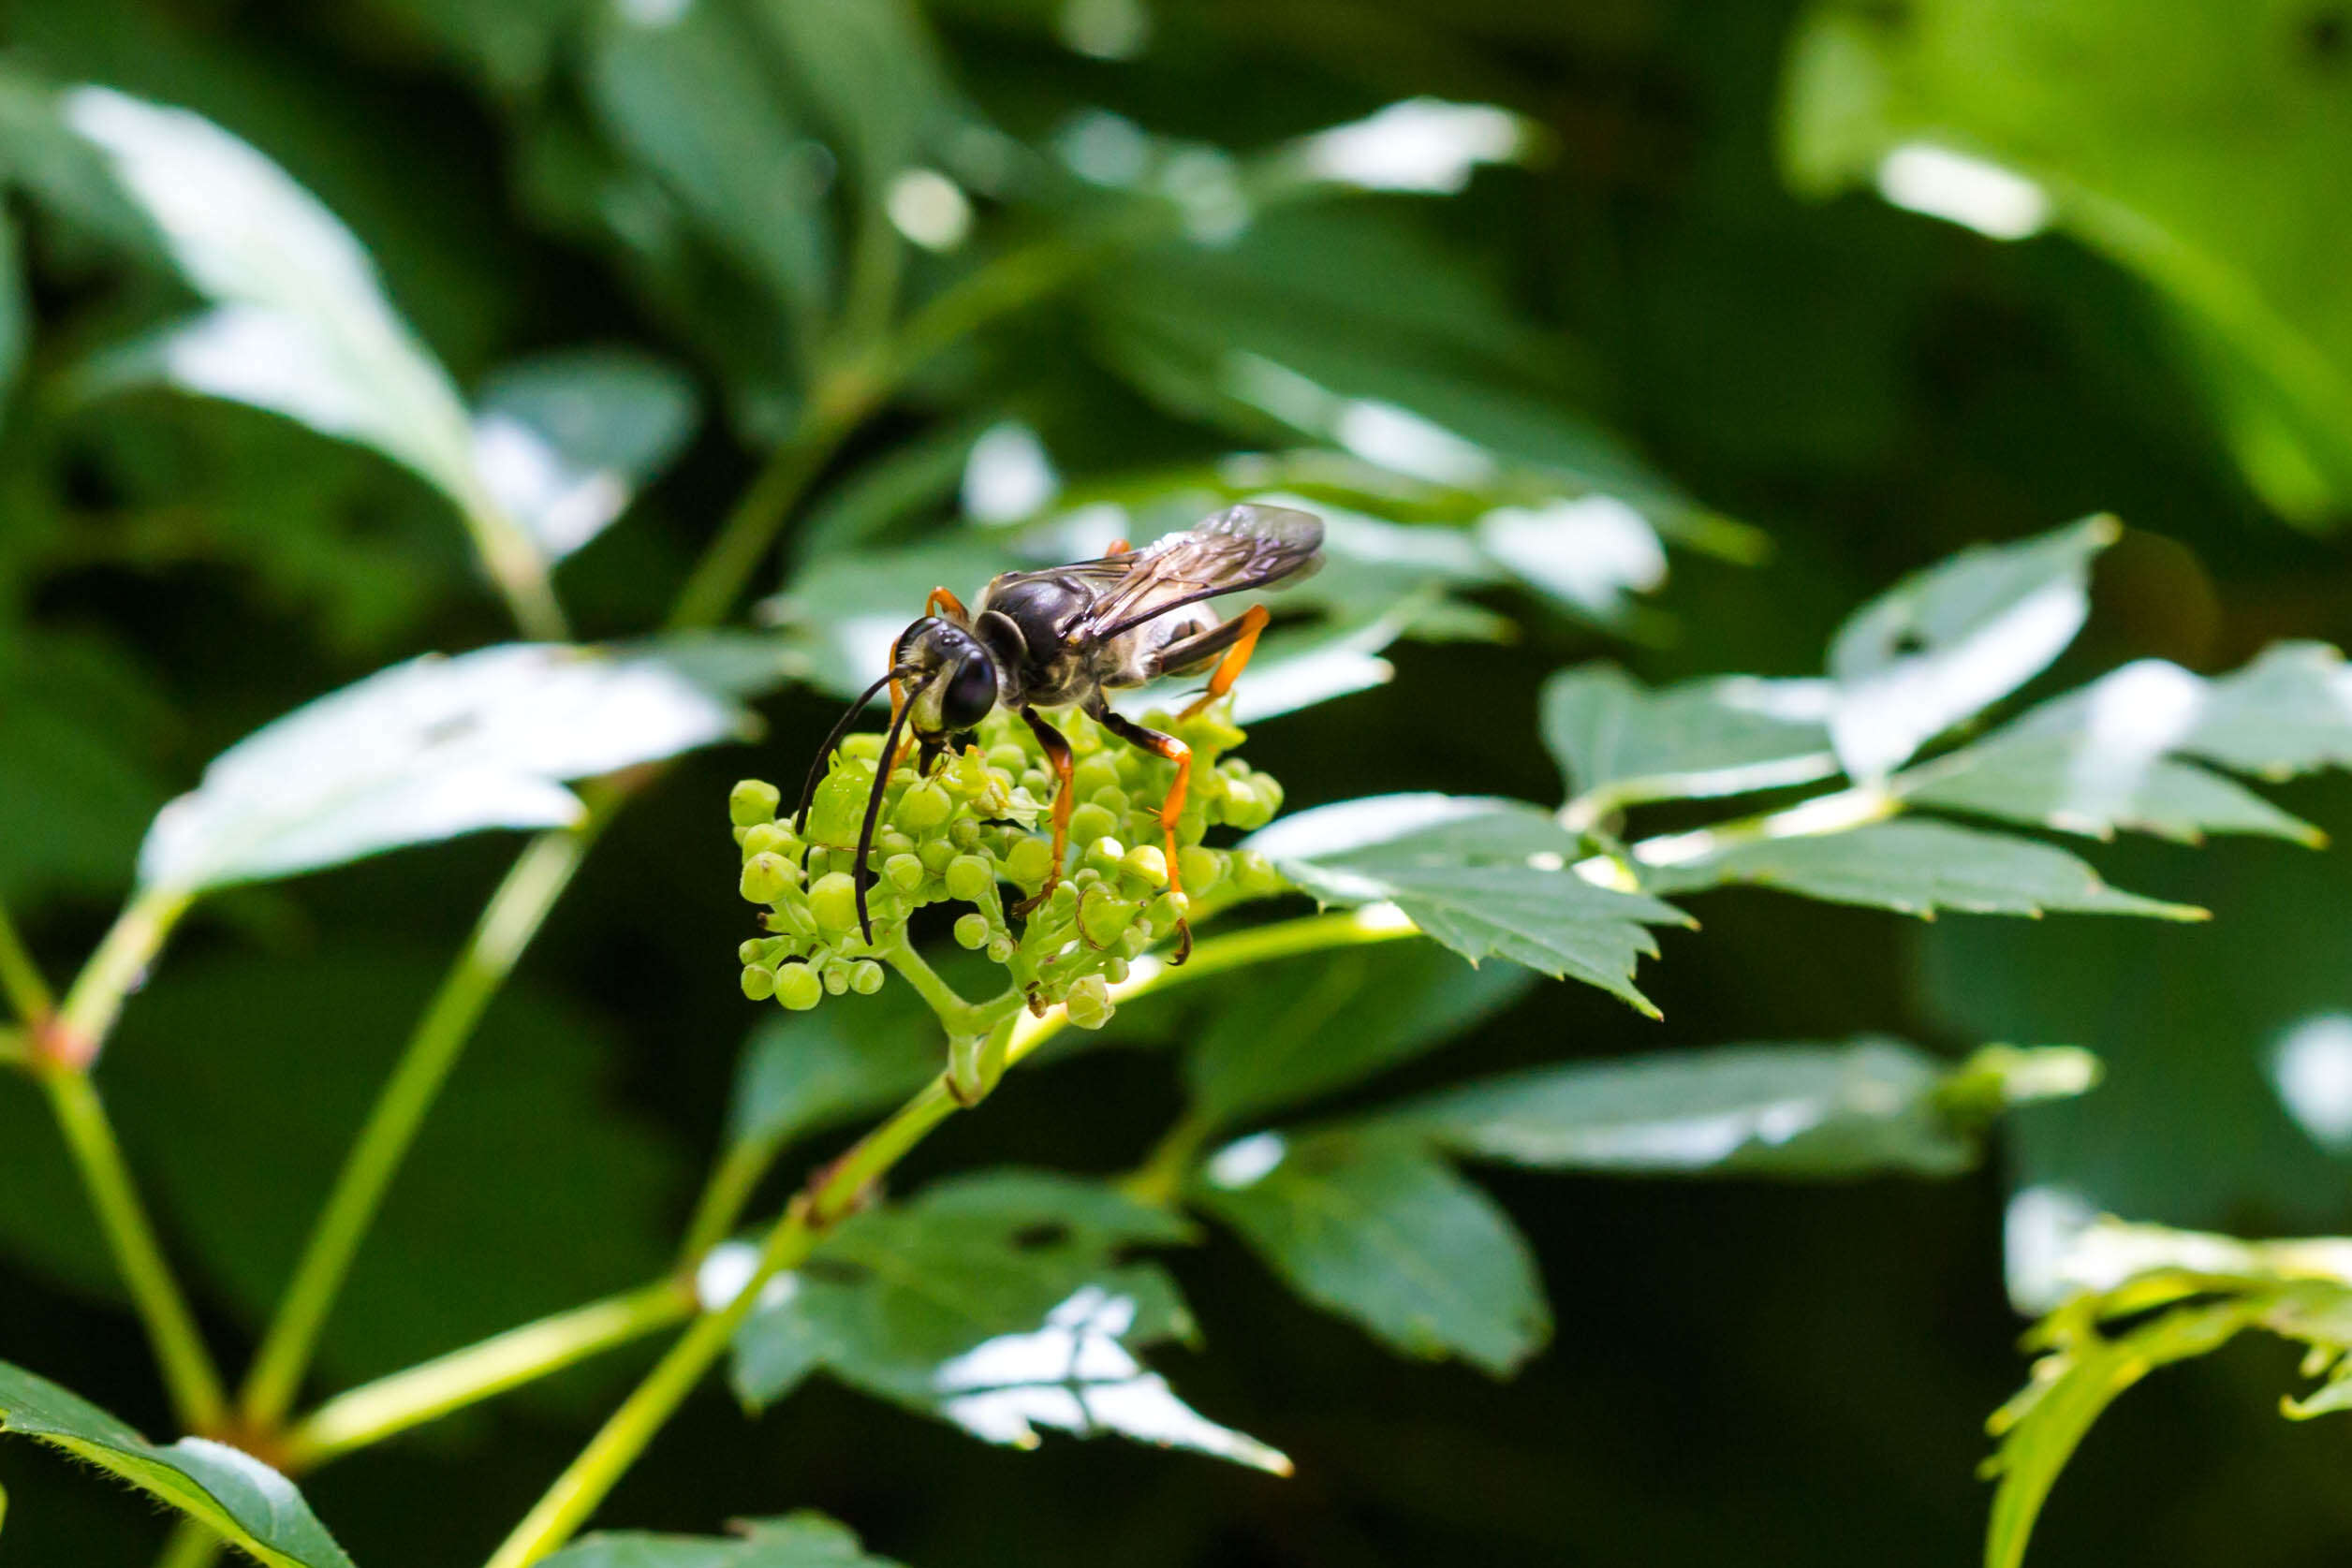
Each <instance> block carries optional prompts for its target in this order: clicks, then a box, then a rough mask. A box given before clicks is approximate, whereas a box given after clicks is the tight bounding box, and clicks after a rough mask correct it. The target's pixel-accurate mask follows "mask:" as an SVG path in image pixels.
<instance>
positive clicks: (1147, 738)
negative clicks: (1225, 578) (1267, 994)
mask: <svg viewBox="0 0 2352 1568" xmlns="http://www.w3.org/2000/svg"><path fill="white" fill-rule="evenodd" d="M1210 635H1211V636H1214V635H1215V634H1214V633H1211V634H1210ZM1227 662H1228V663H1229V662H1230V656H1229V655H1228V657H1227ZM1087 711H1088V712H1089V713H1092V714H1093V715H1094V716H1095V723H1096V724H1099V725H1102V726H1103V728H1105V729H1107V730H1109V731H1110V733H1111V734H1113V735H1116V736H1117V737H1118V738H1119V739H1120V740H1125V742H1127V744H1129V745H1131V746H1139V747H1141V748H1142V749H1143V750H1144V751H1147V752H1150V753H1151V754H1152V755H1154V756H1164V757H1166V758H1167V759H1168V760H1169V761H1170V762H1172V763H1174V764H1175V765H1176V782H1175V783H1174V784H1170V785H1169V786H1168V799H1165V800H1162V801H1161V802H1160V836H1161V838H1162V839H1164V840H1165V841H1166V843H1167V854H1168V890H1169V892H1171V893H1178V894H1181V893H1183V890H1184V887H1183V878H1181V877H1179V876H1178V875H1177V874H1176V824H1177V822H1178V820H1179V819H1181V818H1182V817H1183V814H1184V792H1185V791H1186V790H1188V789H1190V788H1191V787H1192V748H1191V747H1190V746H1187V745H1185V744H1184V743H1183V741H1182V740H1177V739H1176V737H1174V736H1173V735H1162V734H1161V733H1160V732H1159V731H1158V730H1156V729H1146V728H1144V727H1143V726H1142V725H1139V724H1137V723H1136V722H1135V721H1134V720H1132V719H1129V718H1126V717H1125V716H1123V715H1122V714H1119V713H1117V712H1114V711H1112V710H1111V708H1110V704H1108V703H1104V702H1099V701H1098V702H1096V703H1095V706H1093V707H1091V708H1089V709H1087ZM1190 957H1192V927H1191V926H1190V925H1189V924H1188V923H1186V921H1185V920H1184V918H1183V916H1181V915H1180V916H1177V917H1176V952H1175V954H1174V956H1172V957H1171V958H1169V960H1168V961H1169V963H1170V964H1171V965H1173V964H1180V963H1182V962H1183V961H1184V960H1186V959H1188V958H1190Z"/></svg>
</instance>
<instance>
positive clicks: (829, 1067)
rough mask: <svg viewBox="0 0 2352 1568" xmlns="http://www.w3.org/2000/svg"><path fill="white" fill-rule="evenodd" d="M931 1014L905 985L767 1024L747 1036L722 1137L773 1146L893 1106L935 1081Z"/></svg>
mask: <svg viewBox="0 0 2352 1568" xmlns="http://www.w3.org/2000/svg"><path fill="white" fill-rule="evenodd" d="M931 1023H932V1014H931V1009H930V1008H929V1007H927V1006H926V1005H924V1004H923V1001H922V999H921V998H920V997H919V996H917V995H916V994H915V992H914V990H913V989H911V988H909V987H906V986H889V987H885V988H884V989H882V990H881V991H880V992H879V993H877V994H876V995H875V996H873V997H870V998H869V997H860V999H859V1003H858V1005H857V1006H855V1007H826V1008H821V1009H819V1010H818V1011H816V1012H813V1013H793V1014H789V1015H783V1016H779V1017H775V1018H769V1019H768V1020H767V1021H766V1022H764V1023H762V1024H761V1025H760V1026H759V1027H758V1028H757V1029H755V1030H753V1031H752V1035H751V1039H750V1040H749V1041H748V1042H746V1043H745V1045H744V1047H743V1059H742V1065H741V1067H739V1068H738V1069H737V1071H736V1075H735V1093H734V1098H733V1100H732V1102H731V1103H730V1105H729V1106H728V1136H729V1137H730V1138H731V1139H732V1140H733V1141H735V1142H738V1143H756V1142H757V1143H770V1144H772V1145H774V1146H776V1147H779V1148H781V1147H782V1146H783V1145H785V1144H786V1143H789V1142H790V1141H792V1140H793V1139H794V1138H797V1137H799V1136H801V1135H803V1134H805V1133H813V1132H816V1131H819V1130H821V1129H823V1128H826V1127H830V1126H833V1125H836V1124H838V1123H840V1122H843V1121H848V1120H850V1119H852V1118H854V1117H858V1116H861V1115H863V1114H865V1113H866V1112H868V1111H874V1110H880V1109H882V1108H884V1107H885V1106H893V1105H896V1104H897V1103H898V1102H899V1101H901V1100H904V1098H906V1096H907V1095H909V1094H911V1093H913V1092H915V1091H916V1090H918V1089H920V1088H921V1087H922V1086H923V1084H924V1083H925V1082H927V1081H928V1080H930V1079H931V1078H933V1077H937V1076H938V1073H939V1070H940V1065H941V1061H942V1058H941V1054H940V1046H939V1040H938V1032H937V1029H936V1028H935V1027H929V1028H927V1027H925V1026H926V1025H930V1024H931Z"/></svg>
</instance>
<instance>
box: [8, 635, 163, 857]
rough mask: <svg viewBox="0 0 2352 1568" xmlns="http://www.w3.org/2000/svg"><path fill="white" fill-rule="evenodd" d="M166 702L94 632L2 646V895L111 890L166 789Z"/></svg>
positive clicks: (35, 638) (22, 639) (11, 639)
mask: <svg viewBox="0 0 2352 1568" xmlns="http://www.w3.org/2000/svg"><path fill="white" fill-rule="evenodd" d="M168 729H169V708H168V707H167V706H166V704H165V703H164V701H163V699H162V696H161V695H160V694H159V693H157V692H156V691H154V689H153V687H152V685H151V683H150V682H149V681H148V680H147V678H146V677H145V676H144V675H143V673H142V672H141V671H140V670H139V669H137V668H136V667H132V666H130V665H129V664H127V663H126V662H125V660H124V659H123V658H122V657H121V655H120V654H118V653H117V652H115V651H114V650H113V649H112V648H111V647H110V646H109V645H107V644H106V643H103V642H100V641H97V640H96V639H93V638H84V637H58V636H37V635H25V636H16V637H9V638H7V642H6V645H5V646H0V892H4V893H6V894H7V895H9V896H11V897H14V898H22V899H27V900H28V901H29V899H31V898H36V897H39V896H42V895H46V894H49V893H52V892H57V891H69V892H77V893H83V894H92V895H97V896H100V897H111V896H114V895H115V894H116V893H118V892H119V890H120V889H121V887H122V886H123V884H124V882H125V880H126V878H127V874H128V872H129V868H130V864H131V860H132V857H133V856H134V855H135V854H136V852H137V849H138V845H139V836H140V830H141V829H142V828H145V826H146V824H147V822H148V820H149V819H150V818H151V817H153V816H154V813H155V808H156V807H158V806H160V805H161V804H162V803H163V801H164V798H165V794H166V791H165V788H164V785H163V783H162V781H161V779H159V778H158V777H157V769H156V767H155V763H154V753H155V751H156V749H157V747H156V745H155V740H156V739H157V738H158V737H159V736H160V735H161V734H163V733H165V732H167V731H168Z"/></svg>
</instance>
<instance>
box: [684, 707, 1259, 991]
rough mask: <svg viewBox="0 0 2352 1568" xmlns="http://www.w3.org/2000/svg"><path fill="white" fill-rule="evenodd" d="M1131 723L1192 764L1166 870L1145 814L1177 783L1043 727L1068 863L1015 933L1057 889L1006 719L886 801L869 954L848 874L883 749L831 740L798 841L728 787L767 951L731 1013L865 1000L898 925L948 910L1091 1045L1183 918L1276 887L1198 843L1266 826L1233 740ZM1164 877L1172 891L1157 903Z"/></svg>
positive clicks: (1032, 752) (748, 973)
mask: <svg viewBox="0 0 2352 1568" xmlns="http://www.w3.org/2000/svg"><path fill="white" fill-rule="evenodd" d="M1147 722H1149V723H1150V724H1151V725H1154V727H1155V728H1159V729H1163V730H1166V731H1168V732H1169V733H1170V734H1173V735H1175V736H1177V737H1178V738H1179V739H1180V740H1183V741H1184V742H1185V743H1186V744H1187V745H1189V746H1190V747H1192V751H1193V769H1192V784H1191V787H1190V789H1189V790H1188V792H1187V795H1186V799H1185V802H1184V808H1183V815H1182V816H1181V817H1180V818H1179V819H1178V821H1177V825H1176V843H1177V864H1176V865H1175V866H1174V867H1173V868H1171V867H1170V866H1169V861H1168V852H1167V849H1166V847H1165V843H1164V836H1163V834H1162V831H1161V828H1160V822H1159V811H1160V803H1161V801H1162V800H1163V799H1165V798H1166V796H1167V793H1168V790H1169V786H1170V785H1171V784H1172V783H1173V782H1174V779H1175V772H1176V769H1175V765H1174V764H1173V763H1170V762H1168V761H1166V760H1164V759H1162V758H1159V757H1156V756H1153V755H1149V754H1147V753H1144V752H1141V751H1139V750H1137V749H1136V748H1135V747H1133V746H1130V745H1128V744H1127V743H1126V742H1125V741H1124V740H1119V739H1118V738H1117V737H1115V736H1112V735H1110V734H1109V733H1108V732H1107V731H1105V730H1103V729H1102V728H1101V727H1100V726H1098V725H1095V723H1094V722H1093V721H1092V720H1090V719H1087V718H1085V717H1083V716H1082V715H1079V714H1071V715H1069V716H1068V717H1067V719H1066V720H1064V719H1060V718H1057V719H1056V721H1055V723H1056V726H1057V727H1059V728H1060V729H1062V730H1063V732H1064V733H1065V734H1066V736H1067V737H1068V739H1069V741H1070V745H1071V750H1072V753H1073V755H1074V766H1073V769H1072V775H1071V784H1070V788H1071V792H1072V799H1073V800H1074V801H1075V802H1076V804H1075V805H1074V806H1073V808H1072V810H1071V813H1070V825H1069V846H1068V853H1067V857H1066V862H1065V864H1064V866H1063V868H1062V880H1061V881H1060V882H1059V884H1058V885H1057V886H1056V887H1054V888H1053V891H1052V892H1051V894H1050V895H1048V896H1047V897H1046V898H1045V900H1044V901H1042V902H1041V903H1038V904H1037V905H1036V907H1035V908H1034V909H1032V910H1031V911H1030V912H1029V913H1028V914H1027V916H1025V917H1023V916H1017V915H1015V914H1013V910H1014V908H1015V907H1016V906H1017V905H1019V904H1020V903H1021V902H1022V901H1024V900H1026V899H1030V898H1032V897H1034V895H1036V893H1037V892H1038V891H1039V889H1041V888H1042V887H1044V886H1045V885H1046V882H1047V880H1048V878H1049V877H1050V876H1051V872H1052V871H1053V851H1052V802H1053V798H1054V774H1053V768H1052V764H1051V761H1050V760H1048V758H1047V757H1046V755H1045V754H1044V751H1043V749H1042V748H1041V747H1040V746H1039V745H1038V743H1037V740H1036V737H1035V736H1034V735H1033V734H1032V733H1031V732H1030V730H1029V727H1028V725H1025V724H1023V723H1022V721H1021V719H1020V718H1019V716H1018V715H1016V714H1012V713H1008V712H1001V711H1000V712H996V713H992V714H990V715H989V717H988V718H987V719H986V720H985V721H984V722H983V723H982V724H981V725H980V729H979V732H978V736H977V737H976V738H975V740H974V742H973V743H972V744H971V745H969V746H967V747H966V748H965V749H964V750H963V753H961V754H960V755H953V756H949V757H947V758H945V759H943V760H942V761H941V762H940V763H939V765H938V766H936V767H935V768H934V769H933V771H932V775H931V777H930V778H928V779H922V778H919V777H917V775H916V772H915V765H914V759H913V757H912V756H911V755H910V756H909V757H908V758H907V759H906V760H905V761H904V762H903V763H902V765H901V766H900V767H898V768H897V769H894V770H893V771H892V772H891V774H890V777H889V781H888V783H887V784H885V785H884V794H883V804H882V812H881V815H880V818H879V819H878V821H877V823H876V826H875V837H874V846H873V850H872V852H871V855H870V857H869V858H868V862H867V863H868V866H869V868H870V870H871V871H872V872H873V880H872V881H871V882H870V883H869V884H868V886H867V888H866V908H867V912H868V913H869V914H870V915H871V916H872V917H873V926H874V941H873V942H872V943H871V944H869V943H868V942H867V941H866V939H865V936H864V934H863V932H861V931H860V929H859V922H858V907H857V887H856V884H855V882H854V880H853V878H852V872H853V871H854V869H855V866H854V863H855V858H856V854H857V843H858V835H859V830H860V827H861V826H862V824H863V821H864V818H865V810H866V800H867V798H868V796H869V794H870V793H871V791H872V790H873V787H874V777H875V769H876V767H877V766H879V765H880V761H881V745H882V738H881V737H880V736H879V735H875V734H871V733H867V734H858V735H852V736H849V737H848V738H847V739H846V740H844V741H843V743H842V745H841V747H840V749H839V750H838V751H837V752H836V753H835V754H834V755H833V757H832V759H831V768H830V769H829V770H828V771H827V773H826V775H825V777H824V778H823V779H821V780H820V781H819V782H818V784H817V786H816V796H815V798H814V799H813V800H812V801H811V803H810V808H809V815H808V822H807V824H806V828H805V830H804V832H803V831H796V830H795V828H794V826H793V823H792V820H791V817H790V815H789V814H788V811H789V808H788V807H787V806H786V803H785V801H784V800H783V798H782V795H781V793H780V792H779V791H778V790H777V788H776V786H775V785H773V784H768V783H765V782H764V781H761V780H758V779H746V780H744V781H743V782H742V783H741V784H737V785H736V786H735V788H734V790H733V792H732V793H731V794H730V795H729V796H728V818H729V820H730V821H731V822H732V823H733V825H734V833H735V843H736V845H737V847H738V848H739V850H740V851H741V863H742V872H741V880H740V882H739V883H738V887H739V889H740V890H741V892H742V896H743V898H744V900H745V901H748V902H750V903H754V904H757V905H760V906H762V909H763V911H764V913H762V914H761V916H759V922H760V927H761V930H762V931H764V932H765V933H766V934H765V935H762V936H757V937H754V938H753V939H752V940H750V941H748V942H745V943H744V944H742V947H741V948H740V949H739V950H738V954H737V956H738V958H739V959H740V960H741V961H742V966H743V975H742V985H743V994H744V995H745V996H747V997H749V998H750V999H752V1000H753V1001H755V1002H764V1001H766V1000H768V999H769V998H771V997H773V998H774V999H775V1000H776V1001H777V1002H778V1003H779V1004H782V1005H784V1006H786V1007H788V1008H791V1009H793V1010H795V1011H804V1010H806V1009H808V1008H811V1007H814V1006H816V1004H818V1003H820V1002H822V1001H823V1000H824V999H825V998H826V997H828V996H839V995H841V994H843V993H844V992H845V991H856V992H858V993H859V994H860V995H870V994H872V993H873V992H874V991H875V990H878V989H881V986H882V981H883V970H882V965H881V962H880V960H881V957H882V955H883V954H884V953H885V952H888V951H889V950H890V949H891V948H892V947H893V946H894V945H896V944H898V943H899V942H901V941H902V940H903V939H904V934H905V931H906V924H907V921H908V919H909V917H910V916H912V915H913V914H914V912H915V911H917V910H919V909H921V908H924V907H926V906H928V905H931V904H934V903H942V902H947V903H956V904H963V905H967V906H969V907H968V908H967V910H966V912H965V913H963V914H962V915H959V916H956V918H955V920H954V922H953V924H952V927H951V930H952V931H953V934H954V937H955V941H956V942H957V944H958V945H961V946H963V947H965V948H968V949H970V950H971V951H973V952H976V953H980V954H984V955H985V956H986V957H987V959H988V960H989V961H990V962H992V963H994V964H997V965H1000V966H1002V967H1003V968H1005V969H1006V970H1007V972H1008V976H1009V979H1010V982H1011V983H1012V984H1013V985H1014V986H1015V987H1017V988H1019V989H1021V991H1022V993H1023V994H1024V995H1025V996H1026V997H1027V998H1028V999H1029V1000H1030V1001H1031V1002H1032V1003H1033V1004H1036V1005H1038V1006H1040V1007H1042V1006H1046V1005H1050V1004H1054V1003H1067V1004H1068V1007H1069V1017H1070V1021H1071V1022H1073V1023H1076V1024H1078V1025H1079V1026H1080V1027H1081V1028H1087V1029H1099V1028H1101V1027H1102V1026H1103V1025H1104V1024H1105V1023H1108V1022H1109V1021H1110V1014H1111V1003H1110V990H1109V988H1110V985H1112V984H1115V983H1116V982H1118V981H1120V980H1123V979H1125V977H1126V974H1127V969H1128V966H1129V964H1130V963H1131V962H1132V960H1135V959H1136V958H1137V957H1139V955H1141V954H1142V953H1143V952H1144V950H1145V949H1147V948H1149V947H1151V946H1153V945H1155V944H1157V943H1159V942H1161V941H1164V940H1166V939H1167V938H1168V937H1169V935H1170V934H1171V933H1173V932H1174V931H1175V930H1176V924H1177V921H1178V920H1179V918H1181V917H1183V916H1185V915H1187V914H1190V913H1198V911H1200V910H1201V909H1202V907H1203V906H1204V904H1206V905H1209V906H1223V905H1226V904H1230V903H1233V902H1237V901H1241V900H1243V899H1249V898H1258V897H1264V896H1266V895H1268V894H1271V893H1273V892H1277V891H1279V890H1280V889H1281V887H1282V886H1283V884H1282V880H1281V878H1280V877H1279V876H1278V875H1277V874H1276V873H1275V872H1274V869H1273V867H1272V865H1270V864H1269V863H1268V862H1267V861H1266V859H1265V857H1263V856H1259V855H1257V854H1254V853H1250V852H1245V851H1234V850H1227V849H1216V848H1212V847H1210V846H1209V845H1208V844H1206V843H1202V842H1201V841H1202V840H1203V838H1204V837H1205V836H1206V835H1207V834H1208V831H1209V829H1211V828H1216V827H1227V828H1238V829H1241V830H1242V831H1247V830H1249V829H1251V828H1261V827H1263V826H1265V825H1266V824H1267V823H1268V822H1270V821H1272V819H1273V817H1274V814H1275V813H1277V812H1279V811H1280V810H1281V809H1282V786H1281V784H1278V783H1276V782H1275V781H1274V780H1273V779H1272V777H1270V776H1269V775H1267V774H1264V773H1260V772H1257V771H1255V770H1254V769H1251V768H1250V766H1249V765H1248V764H1247V763H1245V762H1243V761H1242V760H1241V759H1240V758H1239V757H1233V756H1228V755H1226V754H1227V753H1228V752H1230V751H1231V750H1232V748H1233V747H1235V746H1236V745H1238V744H1240V743H1241V741H1242V732H1241V731H1240V730H1239V729H1236V728H1234V727H1233V725H1232V724H1231V723H1230V722H1229V721H1228V720H1227V719H1226V718H1224V717H1223V716H1222V714H1221V713H1220V711H1216V710H1212V711H1208V712H1205V713H1202V714H1200V715H1199V716H1198V717H1196V718H1192V719H1186V720H1176V719H1171V718H1170V717H1169V716H1168V715H1167V714H1164V713H1154V714H1153V715H1151V717H1150V719H1149V720H1148V721H1147ZM780 811H783V812H786V813H787V814H786V815H784V816H782V817H779V815H778V814H777V813H779V812H780ZM1171 870H1172V871H1173V872H1175V873H1176V880H1178V881H1179V882H1181V885H1182V891H1181V892H1179V891H1176V890H1174V889H1173V888H1171V887H1170V880H1171V878H1170V875H1169V873H1170V872H1171Z"/></svg>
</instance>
